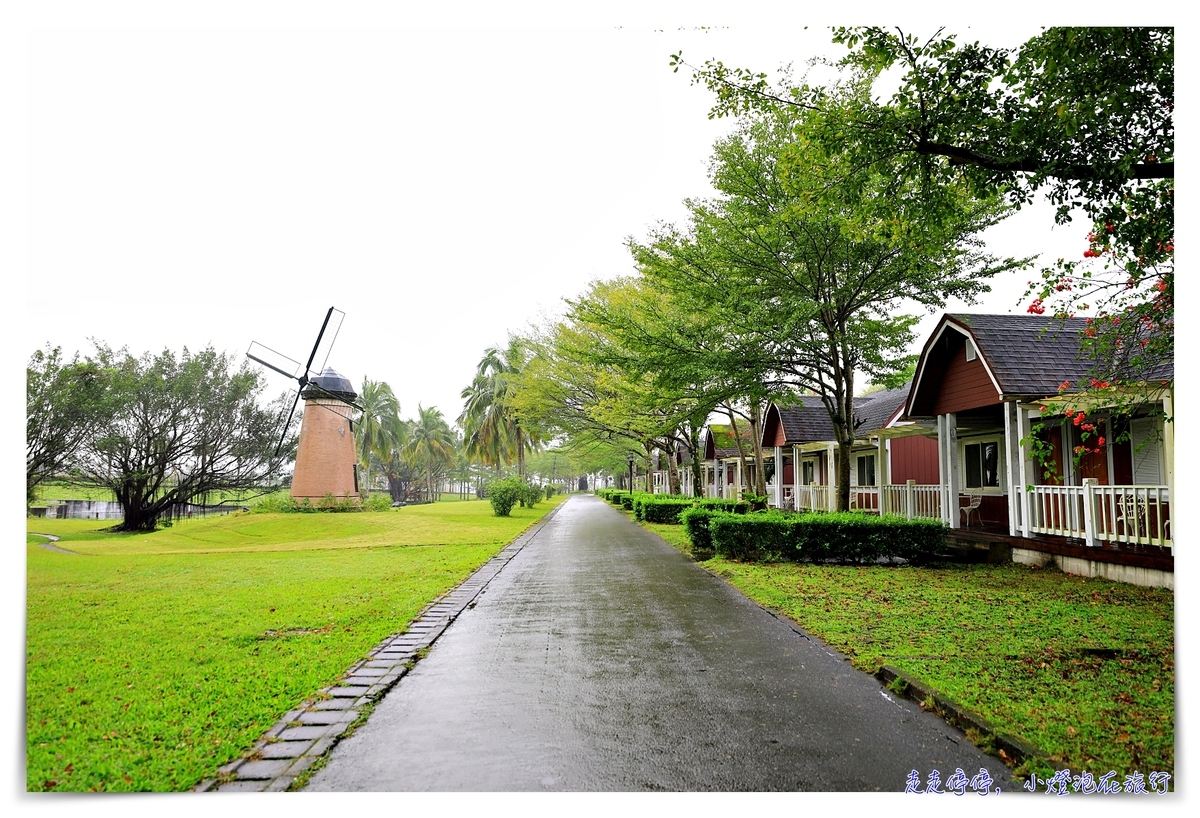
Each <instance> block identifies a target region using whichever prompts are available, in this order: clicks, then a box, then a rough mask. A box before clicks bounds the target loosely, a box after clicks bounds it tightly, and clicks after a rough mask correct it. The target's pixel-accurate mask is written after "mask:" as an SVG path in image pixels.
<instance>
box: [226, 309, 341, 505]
mask: <svg viewBox="0 0 1200 818" xmlns="http://www.w3.org/2000/svg"><path fill="white" fill-rule="evenodd" d="M344 317H345V315H344V314H343V313H342V312H341V310H338V309H335V308H333V307H330V308H329V312H327V313H326V314H325V321H324V323H322V324H321V331H320V332H318V333H317V342H316V343H315V344H313V349H312V353H311V354H310V355H309V356H308V363H306V364H303V365H301V364H300V363H299V362H298V361H293V360H292V359H291V358H289V357H287V356H286V355H282V354H280V353H278V352H276V351H275V350H273V349H271V348H270V347H265V346H263V345H262V344H260V343H258V342H257V341H255V342H252V343H251V344H250V349H249V350H248V351H247V352H246V357H247V358H249V359H250V360H252V361H256V362H257V363H260V364H262V365H263V366H265V367H267V368H268V369H273V370H275V371H276V372H278V373H280V374H281V375H285V376H287V377H288V378H291V379H293V380H295V381H296V382H297V383H299V385H300V388H299V389H298V390H297V392H296V398H295V400H293V401H292V410H291V412H289V413H288V417H287V420H286V421H285V422H284V424H283V431H282V432H281V434H280V436H279V445H278V446H276V447H275V455H276V456H277V457H278V455H279V453H280V452H281V451H282V449H283V442H284V440H286V439H287V433H288V430H289V429H290V427H291V425H292V418H293V417H294V416H295V414H296V406H297V404H299V403H300V399H301V398H304V415H303V416H302V418H301V421H300V442H299V444H298V445H297V448H296V469H295V471H294V472H293V474H292V497H293V498H294V499H296V500H303V499H305V498H307V499H309V500H311V501H314V502H315V501H318V500H323V499H324V498H325V496H326V495H327V494H331V495H333V496H334V497H339V498H346V497H357V496H358V456H357V452H356V451H355V446H354V423H353V420H352V417H353V414H352V412H353V410H355V409H361V407H359V406H358V404H356V403H355V402H354V400H355V398H357V397H358V395H357V393H355V391H354V387H353V386H351V385H350V381H349V380H348V379H347V378H346V377H345V376H343V375H341V374H339V373H338V372H336V371H335V370H333V369H331V368H329V367H327V366H326V365H325V364H326V362H327V361H328V359H329V351H330V349H332V348H333V342H334V341H335V340H337V334H338V330H340V329H341V326H342V319H343V318H344ZM326 338H328V341H327V342H326V343H325V345H324V346H322V343H321V342H322V340H324V339H326ZM318 354H320V360H321V374H319V375H316V376H313V377H311V378H310V377H309V373H310V372H312V365H313V361H315V360H317V358H318Z"/></svg>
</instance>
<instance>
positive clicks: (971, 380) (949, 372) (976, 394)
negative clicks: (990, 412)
mask: <svg viewBox="0 0 1200 818" xmlns="http://www.w3.org/2000/svg"><path fill="white" fill-rule="evenodd" d="M951 336H952V338H951V341H952V342H951V343H950V344H948V349H947V352H948V353H949V355H948V356H947V357H948V359H949V360H948V361H947V363H946V368H945V370H944V371H943V372H942V376H941V383H940V384H939V387H938V390H937V400H935V401H934V405H933V414H935V415H944V414H947V413H949V412H961V411H963V410H964V409H976V408H978V407H981V406H991V405H992V404H996V403H1000V395H999V394H998V393H997V392H996V387H995V386H994V385H993V384H992V379H991V378H990V377H988V373H987V370H986V369H985V368H984V366H983V359H982V358H981V357H980V356H979V355H978V354H977V355H976V357H975V360H973V361H968V360H967V356H966V351H965V350H964V348H963V342H964V341H965V340H966V338H964V337H963V336H961V335H959V334H958V333H957V332H953V333H951ZM928 374H933V373H928Z"/></svg>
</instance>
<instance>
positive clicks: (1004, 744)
mask: <svg viewBox="0 0 1200 818" xmlns="http://www.w3.org/2000/svg"><path fill="white" fill-rule="evenodd" d="M875 678H877V679H879V680H880V681H881V682H883V683H884V684H885V685H888V686H889V687H891V689H892V690H893V691H895V692H897V693H899V694H900V695H902V696H905V697H907V698H909V699H911V700H913V701H915V702H918V703H921V704H924V703H926V702H932V704H933V710H934V711H935V712H937V713H938V714H939V715H940V716H941V717H942V718H944V719H945V720H946V721H947V722H949V723H950V724H952V725H954V726H955V727H957V728H959V729H960V730H962V731H964V732H966V731H967V730H968V729H974V730H976V731H978V732H979V734H980V735H981V736H985V737H987V738H990V739H991V741H992V744H994V745H995V748H996V750H1003V751H1004V755H1005V756H1007V757H1008V759H1007V760H1008V761H1009V763H1010V764H1011V765H1012V766H1016V765H1017V764H1020V763H1021V762H1022V761H1024V760H1025V759H1027V758H1042V759H1044V758H1045V757H1046V754H1045V753H1043V752H1042V751H1041V750H1039V749H1038V748H1037V747H1034V746H1033V745H1032V744H1030V743H1029V742H1027V741H1025V740H1024V739H1021V738H1018V737H1017V736H1014V735H1011V734H1009V733H1002V732H1000V731H999V730H997V729H996V726H995V725H993V724H992V723H991V722H990V721H988V720H987V719H985V718H984V717H983V716H981V715H979V714H978V713H976V712H974V711H972V710H968V709H967V708H965V707H963V706H962V705H961V704H959V703H958V702H956V701H954V700H953V699H951V698H949V697H948V696H946V695H945V694H943V693H939V692H938V691H936V690H934V689H933V688H932V687H930V686H929V685H927V684H925V683H924V682H922V681H920V680H919V679H917V678H915V677H913V676H910V675H909V674H907V673H905V672H904V671H903V670H900V668H897V667H892V666H891V665H884V666H883V667H881V668H880V669H879V671H878V672H877V673H876V674H875Z"/></svg>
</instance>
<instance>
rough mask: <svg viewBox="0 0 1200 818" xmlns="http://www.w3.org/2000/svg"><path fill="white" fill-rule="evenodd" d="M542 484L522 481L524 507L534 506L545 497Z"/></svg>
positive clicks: (522, 503) (522, 502)
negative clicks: (536, 484) (537, 484)
mask: <svg viewBox="0 0 1200 818" xmlns="http://www.w3.org/2000/svg"><path fill="white" fill-rule="evenodd" d="M543 496H544V495H543V494H542V488H541V486H535V485H534V484H533V483H529V482H527V481H524V480H522V481H521V496H520V500H521V505H522V506H523V507H524V508H533V507H534V506H536V505H537V504H538V502H539V501H540V500H541V499H542V498H543Z"/></svg>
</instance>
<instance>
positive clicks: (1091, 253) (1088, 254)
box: [1083, 247, 1100, 258]
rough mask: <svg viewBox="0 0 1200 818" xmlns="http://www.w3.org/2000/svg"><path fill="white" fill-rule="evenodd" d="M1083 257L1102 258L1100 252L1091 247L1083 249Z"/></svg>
mask: <svg viewBox="0 0 1200 818" xmlns="http://www.w3.org/2000/svg"><path fill="white" fill-rule="evenodd" d="M1083 257H1084V258H1100V254H1099V253H1097V252H1096V251H1095V250H1093V249H1091V248H1090V247H1089V248H1088V249H1087V250H1084V251H1083Z"/></svg>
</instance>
